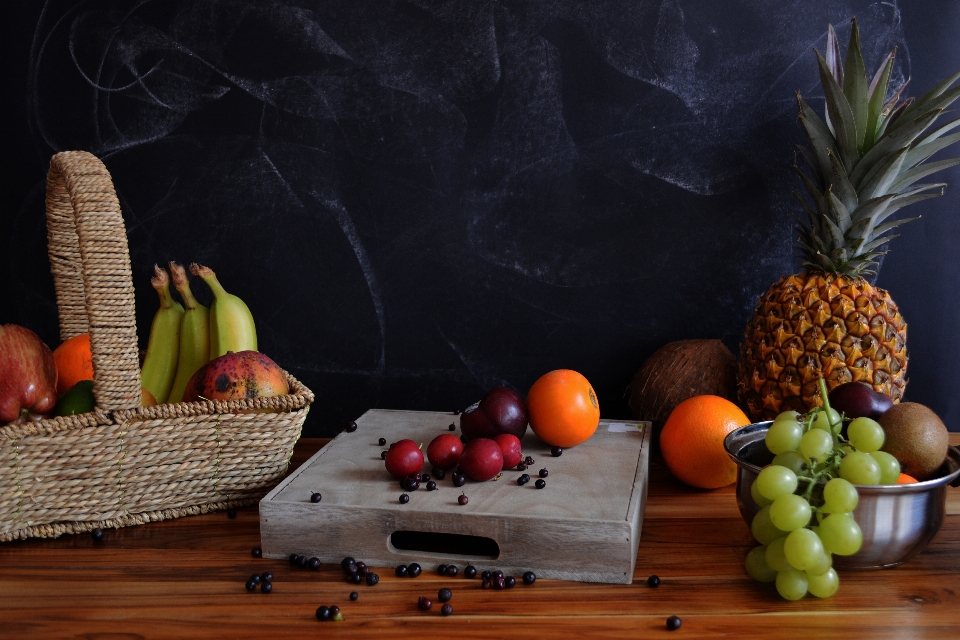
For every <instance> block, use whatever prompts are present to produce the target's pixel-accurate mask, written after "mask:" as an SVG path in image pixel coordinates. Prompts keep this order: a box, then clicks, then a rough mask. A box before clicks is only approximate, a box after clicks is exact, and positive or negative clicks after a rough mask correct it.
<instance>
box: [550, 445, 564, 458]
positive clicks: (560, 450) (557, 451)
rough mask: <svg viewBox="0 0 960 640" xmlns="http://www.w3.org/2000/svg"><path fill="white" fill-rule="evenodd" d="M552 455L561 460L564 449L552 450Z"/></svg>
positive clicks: (555, 448)
mask: <svg viewBox="0 0 960 640" xmlns="http://www.w3.org/2000/svg"><path fill="white" fill-rule="evenodd" d="M550 455H552V456H553V457H554V458H559V457H560V456H562V455H563V449H561V448H560V447H554V448H552V449H550Z"/></svg>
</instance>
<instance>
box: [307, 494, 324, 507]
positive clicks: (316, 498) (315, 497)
mask: <svg viewBox="0 0 960 640" xmlns="http://www.w3.org/2000/svg"><path fill="white" fill-rule="evenodd" d="M321 500H323V496H322V495H320V494H319V493H316V492H314V493H311V494H310V502H312V503H314V504H316V503H318V502H320V501H321Z"/></svg>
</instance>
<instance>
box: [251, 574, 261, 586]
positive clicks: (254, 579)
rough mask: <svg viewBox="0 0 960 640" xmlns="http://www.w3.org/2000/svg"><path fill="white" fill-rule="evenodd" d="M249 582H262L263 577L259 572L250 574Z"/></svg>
mask: <svg viewBox="0 0 960 640" xmlns="http://www.w3.org/2000/svg"><path fill="white" fill-rule="evenodd" d="M249 582H252V583H253V584H260V582H261V578H260V576H258V575H257V574H253V575H252V576H250V578H249Z"/></svg>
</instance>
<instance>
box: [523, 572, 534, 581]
mask: <svg viewBox="0 0 960 640" xmlns="http://www.w3.org/2000/svg"><path fill="white" fill-rule="evenodd" d="M536 581H537V574H535V573H534V572H533V571H525V572H524V573H523V584H533V583H534V582H536Z"/></svg>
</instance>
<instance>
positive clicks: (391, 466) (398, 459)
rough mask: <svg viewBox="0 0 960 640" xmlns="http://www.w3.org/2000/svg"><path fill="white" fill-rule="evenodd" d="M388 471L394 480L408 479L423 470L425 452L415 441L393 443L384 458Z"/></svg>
mask: <svg viewBox="0 0 960 640" xmlns="http://www.w3.org/2000/svg"><path fill="white" fill-rule="evenodd" d="M384 461H385V462H386V465H387V471H389V472H390V475H392V476H393V477H394V478H400V479H402V478H406V477H407V476H409V475H413V474H414V473H420V470H421V469H423V452H422V451H420V447H418V446H417V443H416V442H414V441H413V440H400V441H399V442H395V443H393V446H391V447H390V450H389V451H387V457H386V458H384Z"/></svg>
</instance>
